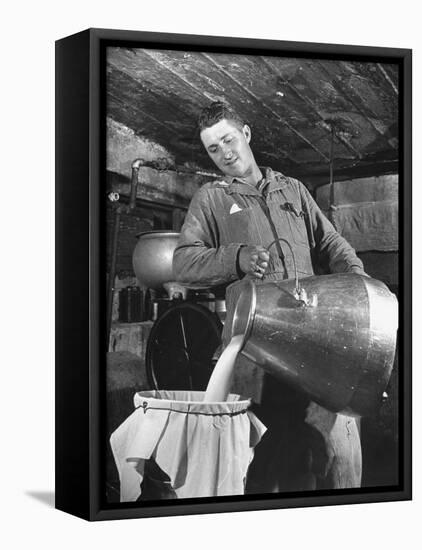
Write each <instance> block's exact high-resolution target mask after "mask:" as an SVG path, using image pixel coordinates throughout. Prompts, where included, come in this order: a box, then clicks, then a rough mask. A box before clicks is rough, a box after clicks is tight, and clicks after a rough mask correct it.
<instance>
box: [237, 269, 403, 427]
mask: <svg viewBox="0 0 422 550" xmlns="http://www.w3.org/2000/svg"><path fill="white" fill-rule="evenodd" d="M242 286H243V288H242V292H241V295H240V297H239V299H238V301H237V304H236V307H235V311H234V317H233V323H232V330H231V334H232V336H235V335H243V348H242V350H241V353H242V354H243V355H245V356H246V357H248V358H249V359H250V360H252V361H253V362H255V363H256V364H258V365H259V366H261V367H262V368H263V369H264V370H266V371H267V372H269V373H271V374H273V375H274V376H277V377H279V378H281V379H283V380H284V381H287V382H290V383H292V384H294V385H295V386H298V387H300V388H301V389H302V390H304V391H305V392H306V393H308V394H309V396H310V397H311V398H312V399H313V400H315V401H316V402H317V403H319V404H320V405H322V406H324V407H326V408H327V409H329V410H331V411H334V412H339V413H344V414H347V415H354V416H363V415H368V414H371V413H373V412H374V411H376V409H377V407H379V405H380V404H381V402H382V398H383V393H384V391H385V389H386V386H387V384H388V381H389V377H390V374H391V370H392V367H393V362H394V355H395V347H396V332H397V323H398V308H397V299H396V297H395V296H394V294H392V293H391V292H390V291H389V289H388V288H387V287H386V286H385V285H384V284H383V283H382V282H380V281H377V280H375V279H371V278H369V277H364V276H360V275H356V274H351V273H341V274H334V275H323V276H313V277H308V278H304V279H300V281H299V280H298V279H297V277H296V279H293V280H292V279H291V280H284V281H279V282H264V283H262V284H255V283H254V282H252V281H251V280H245V281H244V282H243V283H242Z"/></svg>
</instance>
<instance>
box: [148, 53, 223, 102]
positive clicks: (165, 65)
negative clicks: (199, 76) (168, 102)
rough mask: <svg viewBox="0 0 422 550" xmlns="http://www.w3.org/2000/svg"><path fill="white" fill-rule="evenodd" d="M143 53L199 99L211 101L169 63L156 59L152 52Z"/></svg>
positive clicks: (209, 97)
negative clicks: (187, 87) (193, 91)
mask: <svg viewBox="0 0 422 550" xmlns="http://www.w3.org/2000/svg"><path fill="white" fill-rule="evenodd" d="M142 51H143V53H144V54H145V55H147V56H149V57H150V58H151V59H152V60H154V61H155V63H157V64H158V65H160V66H161V67H163V68H164V69H166V70H167V71H170V72H171V74H173V75H174V76H176V77H177V78H178V79H180V80H181V81H182V82H183V83H184V84H185V85H186V86H189V87H190V88H191V89H192V90H195V92H196V93H197V94H198V95H200V96H201V99H203V98H204V97H205V98H207V99H208V100H209V101H213V97H212V96H210V95H209V94H207V93H206V92H204V90H201V89H200V88H198V87H197V86H195V84H193V82H191V81H190V80H188V79H187V78H186V77H185V76H183V75H181V74H180V73H178V72H177V71H176V70H175V69H173V67H172V66H171V65H170V64H169V63H165V62H164V61H163V60H162V59H160V58H159V57H158V55H157V54H156V53H155V52H154V51H153V50H142Z"/></svg>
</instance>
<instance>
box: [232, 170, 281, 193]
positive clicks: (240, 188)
mask: <svg viewBox="0 0 422 550" xmlns="http://www.w3.org/2000/svg"><path fill="white" fill-rule="evenodd" d="M260 169H261V172H262V173H263V174H264V178H263V180H261V182H260V183H259V185H258V187H255V186H253V185H251V184H250V183H246V182H245V180H244V179H243V178H237V177H233V176H225V177H224V182H225V183H226V184H227V185H228V188H227V192H228V193H229V194H232V193H239V194H240V195H262V192H263V191H264V189H265V190H266V192H267V193H271V192H272V191H277V190H279V189H283V188H284V187H285V186H286V184H287V182H288V180H287V178H286V176H284V175H283V174H282V173H281V172H276V171H275V170H272V169H271V168H267V167H261V166H260Z"/></svg>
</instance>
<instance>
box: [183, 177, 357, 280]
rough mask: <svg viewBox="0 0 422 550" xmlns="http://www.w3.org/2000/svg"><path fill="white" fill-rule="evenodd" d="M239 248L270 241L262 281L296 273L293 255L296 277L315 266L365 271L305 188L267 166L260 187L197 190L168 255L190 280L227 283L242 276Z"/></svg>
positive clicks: (228, 184)
mask: <svg viewBox="0 0 422 550" xmlns="http://www.w3.org/2000/svg"><path fill="white" fill-rule="evenodd" d="M280 238H281V239H283V240H280V241H277V239H280ZM275 241H276V242H275ZM286 241H287V243H286ZM272 243H274V244H272ZM244 245H262V246H265V247H269V246H270V245H271V246H270V250H269V252H270V260H269V266H268V269H267V271H266V275H265V278H266V279H267V280H277V279H287V278H292V277H294V275H295V272H294V271H295V270H294V260H295V261H296V267H297V271H298V276H299V277H306V276H310V275H313V274H314V273H315V267H316V264H318V267H317V270H320V269H323V268H324V266H325V270H326V272H330V273H339V272H350V271H352V272H356V273H361V274H363V273H364V272H363V265H362V262H361V261H360V260H359V258H358V257H357V256H356V254H355V251H354V250H353V248H352V247H351V246H350V245H349V244H348V243H347V241H346V240H345V239H343V237H341V235H339V234H338V233H337V231H336V230H335V229H334V227H333V226H332V224H331V223H330V222H329V221H328V220H327V218H326V217H325V216H324V214H323V213H322V212H321V210H320V208H319V207H318V205H317V204H316V202H315V201H314V199H313V198H312V196H311V195H310V193H309V192H308V190H307V189H306V187H305V186H304V185H303V184H302V183H301V182H299V181H298V180H295V179H293V178H290V177H286V176H284V175H283V174H281V173H279V172H275V171H273V170H271V169H270V168H267V169H265V178H264V179H263V180H262V182H261V184H260V185H259V187H258V188H257V187H254V186H252V185H250V184H247V183H245V182H244V181H242V180H241V179H237V178H224V179H221V180H217V181H214V182H211V183H206V184H205V185H203V186H202V187H201V188H200V189H199V190H198V191H197V192H196V194H195V195H194V197H193V199H192V201H191V204H190V207H189V210H188V213H187V215H186V219H185V222H184V224H183V227H182V230H181V235H180V239H179V243H178V246H177V248H176V250H175V252H174V257H173V270H174V274H175V275H176V278H177V280H178V281H180V282H182V283H185V284H188V285H189V284H192V285H201V286H208V287H214V286H219V285H227V284H228V283H231V282H233V281H236V280H238V279H239V278H241V277H242V273H240V272H239V269H238V266H237V257H238V253H239V249H240V247H241V246H244ZM289 245H290V246H289ZM290 247H291V248H290Z"/></svg>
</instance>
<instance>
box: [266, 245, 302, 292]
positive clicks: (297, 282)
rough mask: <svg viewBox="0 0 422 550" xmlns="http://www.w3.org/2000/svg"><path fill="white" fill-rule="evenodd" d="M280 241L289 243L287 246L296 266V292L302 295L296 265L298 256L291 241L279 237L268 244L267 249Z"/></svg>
mask: <svg viewBox="0 0 422 550" xmlns="http://www.w3.org/2000/svg"><path fill="white" fill-rule="evenodd" d="M279 241H283V242H285V243H286V244H287V246H288V247H289V248H290V252H291V254H292V258H293V267H294V270H295V293H296V295H297V297H299V296H300V291H301V287H300V284H299V277H298V275H297V266H296V258H295V254H294V252H293V248H292V245H291V244H290V243H289V241H288V240H287V239H284V238H283V237H278V238H277V239H275V240H274V241H273V242H272V243H270V244H269V245H268V246H267V250H268V252H269V251H270V248H271V247H272V246H273V245H274V244H276V243H277V242H279Z"/></svg>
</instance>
